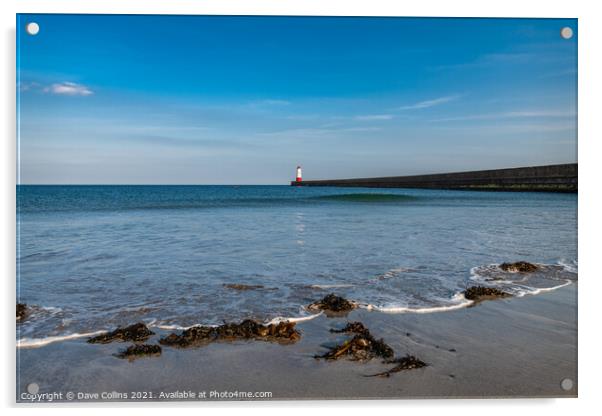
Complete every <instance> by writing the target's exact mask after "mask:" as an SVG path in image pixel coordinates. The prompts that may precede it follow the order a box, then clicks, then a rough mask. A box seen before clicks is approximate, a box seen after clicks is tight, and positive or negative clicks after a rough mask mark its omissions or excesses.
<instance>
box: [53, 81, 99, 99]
mask: <svg viewBox="0 0 602 416" xmlns="http://www.w3.org/2000/svg"><path fill="white" fill-rule="evenodd" d="M44 92H47V93H50V94H56V95H71V96H87V95H92V94H94V92H93V91H92V90H91V89H90V88H89V87H86V86H85V85H82V84H76V83H75V82H60V83H55V84H52V85H50V86H48V87H46V88H44Z"/></svg>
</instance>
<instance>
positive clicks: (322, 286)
mask: <svg viewBox="0 0 602 416" xmlns="http://www.w3.org/2000/svg"><path fill="white" fill-rule="evenodd" d="M353 286H354V285H351V284H345V283H341V284H332V285H310V286H309V287H311V288H314V289H335V288H339V287H353Z"/></svg>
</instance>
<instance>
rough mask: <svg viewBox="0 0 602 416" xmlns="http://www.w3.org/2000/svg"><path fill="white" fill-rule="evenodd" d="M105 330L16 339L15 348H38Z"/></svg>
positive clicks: (98, 333) (91, 335)
mask: <svg viewBox="0 0 602 416" xmlns="http://www.w3.org/2000/svg"><path fill="white" fill-rule="evenodd" d="M105 332H107V331H104V330H103V331H95V332H87V333H83V334H79V333H73V334H67V335H57V336H52V337H45V338H22V339H19V340H17V348H39V347H43V346H45V345H48V344H52V343H54V342H60V341H67V340H70V339H77V338H84V337H93V336H96V335H100V334H104V333H105Z"/></svg>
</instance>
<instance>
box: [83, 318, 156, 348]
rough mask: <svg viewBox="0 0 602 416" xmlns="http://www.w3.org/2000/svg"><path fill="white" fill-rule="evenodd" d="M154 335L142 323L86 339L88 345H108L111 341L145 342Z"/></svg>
mask: <svg viewBox="0 0 602 416" xmlns="http://www.w3.org/2000/svg"><path fill="white" fill-rule="evenodd" d="M154 334H155V333H154V332H152V331H151V330H150V329H148V328H147V327H146V325H144V324H143V323H142V322H139V323H137V324H134V325H130V326H127V327H124V328H121V327H119V328H117V329H116V330H114V331H111V332H107V333H105V334H100V335H98V336H95V337H92V338H89V339H88V343H90V344H108V343H110V342H113V341H120V342H125V341H133V342H143V341H146V340H147V339H148V338H149V337H150V336H151V335H154Z"/></svg>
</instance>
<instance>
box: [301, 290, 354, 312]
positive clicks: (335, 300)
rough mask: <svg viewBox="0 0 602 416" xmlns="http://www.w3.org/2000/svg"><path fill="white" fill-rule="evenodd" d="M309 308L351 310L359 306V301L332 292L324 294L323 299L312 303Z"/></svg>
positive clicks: (336, 310) (332, 310) (335, 310)
mask: <svg viewBox="0 0 602 416" xmlns="http://www.w3.org/2000/svg"><path fill="white" fill-rule="evenodd" d="M307 308H308V309H310V310H323V311H331V312H349V311H350V310H352V309H355V308H357V303H355V302H352V301H349V300H347V299H345V298H342V297H340V296H337V295H335V294H334V293H331V294H329V295H326V296H324V298H323V299H322V300H319V301H317V302H314V303H312V304H310V305H309V306H308V307H307Z"/></svg>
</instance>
